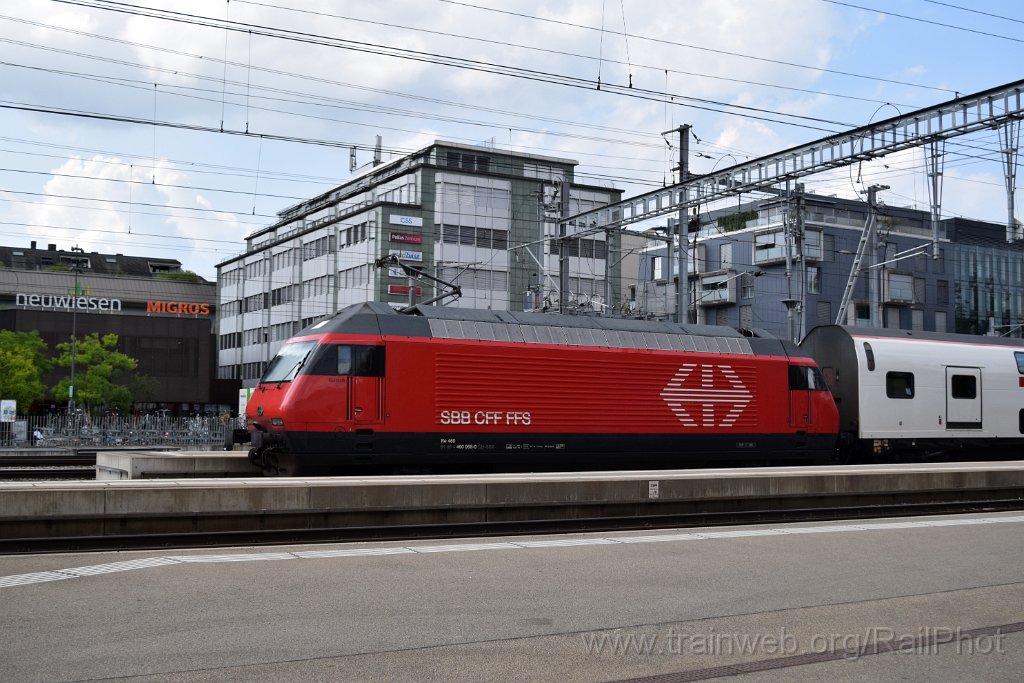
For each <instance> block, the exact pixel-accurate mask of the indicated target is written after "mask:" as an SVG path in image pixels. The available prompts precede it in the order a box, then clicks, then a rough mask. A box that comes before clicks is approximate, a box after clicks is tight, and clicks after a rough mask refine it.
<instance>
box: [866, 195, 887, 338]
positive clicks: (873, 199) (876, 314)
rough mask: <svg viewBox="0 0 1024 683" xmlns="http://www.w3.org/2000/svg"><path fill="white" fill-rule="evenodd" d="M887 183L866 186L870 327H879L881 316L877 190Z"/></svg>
mask: <svg viewBox="0 0 1024 683" xmlns="http://www.w3.org/2000/svg"><path fill="white" fill-rule="evenodd" d="M888 189H889V186H888V185H872V186H871V187H869V188H868V206H869V207H870V211H871V232H870V233H869V234H868V239H869V240H870V242H869V246H868V250H869V251H870V252H871V263H869V264H868V266H867V267H868V272H869V273H870V277H869V278H868V297H869V298H870V300H871V301H870V306H871V327H881V326H882V318H881V315H880V311H879V308H880V300H881V297H880V293H881V289H882V288H881V280H882V273H881V268H879V267H878V266H877V264H878V263H879V262H880V259H879V258H878V192H879V191H880V190H888Z"/></svg>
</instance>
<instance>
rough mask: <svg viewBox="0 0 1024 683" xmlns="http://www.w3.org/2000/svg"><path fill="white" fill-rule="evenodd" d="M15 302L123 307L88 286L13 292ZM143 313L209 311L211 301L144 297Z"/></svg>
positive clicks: (59, 307)
mask: <svg viewBox="0 0 1024 683" xmlns="http://www.w3.org/2000/svg"><path fill="white" fill-rule="evenodd" d="M15 305H17V306H21V307H24V308H42V309H47V310H51V311H81V312H85V313H90V312H99V311H104V312H109V313H120V312H122V311H123V310H124V307H123V304H122V303H121V300H120V299H108V298H106V297H98V296H92V295H91V292H90V291H89V289H88V288H85V287H79V288H78V290H77V291H73V290H70V289H69V290H68V293H67V294H63V295H62V294H22V293H20V292H19V293H16V294H15ZM146 313H164V314H168V315H210V304H200V303H194V302H189V301H147V302H146Z"/></svg>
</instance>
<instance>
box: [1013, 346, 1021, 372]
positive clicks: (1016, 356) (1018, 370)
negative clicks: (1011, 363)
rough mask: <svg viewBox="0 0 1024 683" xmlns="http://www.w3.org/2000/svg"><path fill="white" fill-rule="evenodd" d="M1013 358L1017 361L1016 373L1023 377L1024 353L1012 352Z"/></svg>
mask: <svg viewBox="0 0 1024 683" xmlns="http://www.w3.org/2000/svg"><path fill="white" fill-rule="evenodd" d="M1013 357H1014V358H1016V359H1017V372H1019V373H1020V374H1022V375H1024V352H1021V351H1014V352H1013Z"/></svg>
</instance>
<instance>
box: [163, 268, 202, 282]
mask: <svg viewBox="0 0 1024 683" xmlns="http://www.w3.org/2000/svg"><path fill="white" fill-rule="evenodd" d="M157 278H159V279H161V280H174V281H176V282H206V280H204V279H203V278H202V277H201V276H199V275H198V274H197V273H193V272H192V271H191V270H180V271H178V272H176V273H158V274H157Z"/></svg>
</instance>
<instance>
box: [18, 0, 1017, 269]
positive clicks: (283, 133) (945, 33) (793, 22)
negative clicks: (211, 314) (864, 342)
mask: <svg viewBox="0 0 1024 683" xmlns="http://www.w3.org/2000/svg"><path fill="white" fill-rule="evenodd" d="M1022 48H1024V5H1020V4H1019V3H1017V2H1015V1H1010V0H1005V1H1004V0H989V1H987V2H968V0H950V1H949V2H946V1H943V2H939V1H938V0H886V1H884V2H883V1H882V0H855V1H854V2H838V1H837V0H677V2H673V3H666V2H663V1H658V0H560V1H558V2H554V1H545V0H516V1H515V2H513V1H512V0H466V1H465V2H462V1H456V0H349V1H348V2H339V1H337V0H333V1H329V0H289V1H288V2H282V1H281V0H262V1H259V2H256V1H249V0H165V1H159V0H143V1H142V2H123V3H119V2H112V1H110V0H21V1H20V2H18V3H4V4H3V6H2V7H0V244H4V245H9V246H14V247H19V246H20V247H28V246H29V243H30V242H31V241H36V242H37V243H38V244H39V245H44V244H57V246H58V248H60V249H68V248H70V247H72V246H78V247H80V248H83V249H84V250H85V251H99V252H101V253H123V254H129V255H136V256H153V255H161V256H166V257H170V258H175V259H178V260H179V261H181V262H182V264H183V267H184V268H185V269H187V270H192V271H194V272H196V273H198V274H200V275H202V276H203V277H206V278H208V279H211V280H212V279H214V278H215V277H216V264H217V263H219V262H222V261H225V260H227V259H229V258H231V257H233V256H236V255H237V254H239V253H241V252H242V251H244V239H245V237H246V236H247V235H249V234H250V233H252V232H254V231H256V230H258V229H260V228H262V227H265V226H268V225H271V224H273V223H274V222H275V220H276V215H277V213H278V212H280V211H283V210H284V209H286V208H288V207H289V206H292V205H294V204H297V203H298V202H300V201H302V200H303V199H306V198H309V197H313V196H315V195H318V194H320V193H322V192H324V191H327V190H329V189H330V188H333V187H335V186H337V185H339V184H341V183H344V182H345V181H346V180H348V179H350V178H351V177H352V175H353V174H352V173H351V172H350V170H349V168H350V153H351V152H350V149H351V148H352V147H356V161H357V165H358V166H359V167H365V166H366V165H367V164H369V163H371V161H372V157H373V151H372V150H373V147H374V145H375V143H376V139H377V136H378V135H379V136H381V139H382V154H383V160H384V161H387V160H389V159H392V158H397V157H400V156H403V155H405V154H407V153H409V152H412V151H415V150H418V149H422V148H423V147H426V146H428V145H429V144H431V143H432V142H433V141H434V140H447V141H454V142H461V143H467V144H475V145H482V146H488V147H494V148H495V149H497V150H508V149H512V150H514V151H516V152H528V153H532V154H539V155H544V156H553V157H558V158H568V159H574V160H576V161H578V162H579V166H578V167H577V173H576V179H577V181H578V182H584V183H588V184H592V185H597V186H605V187H615V188H618V189H621V190H623V191H624V195H623V196H624V197H626V198H628V197H631V196H634V195H637V194H641V193H644V192H647V191H650V190H654V189H656V188H658V187H661V186H663V185H665V184H671V183H673V182H674V181H675V178H674V176H673V170H672V169H673V167H674V166H675V165H676V164H677V161H678V149H677V147H676V145H677V138H676V135H675V133H672V134H669V135H664V134H663V133H665V132H666V131H673V130H675V129H676V128H677V127H679V126H680V125H683V124H690V125H692V127H693V128H692V130H693V136H692V139H691V141H690V154H691V159H690V170H691V172H694V173H706V172H709V171H711V170H717V169H722V168H726V167H728V166H731V165H734V164H737V163H741V162H743V161H746V160H748V159H751V158H756V157H759V156H763V155H766V154H771V153H773V152H776V151H780V150H783V149H786V148H789V147H793V146H795V145H799V144H802V143H806V142H810V141H813V140H817V139H819V138H822V137H825V136H827V135H829V134H831V133H835V132H840V131H843V130H847V129H849V128H854V127H858V126H863V125H866V124H868V123H872V122H875V121H879V120H882V119H886V118H889V117H892V116H895V115H897V114H902V113H907V112H910V111H914V110H916V109H920V108H923V107H929V106H933V105H936V104H940V103H942V102H945V101H948V100H951V99H953V98H955V97H957V96H958V95H966V94H971V93H975V92H980V91H982V90H986V89H989V88H993V87H997V86H1001V85H1004V84H1007V83H1011V82H1014V81H1016V80H1018V79H1021V78H1022V77H1024V74H1022V72H1021V70H1020V64H1021V59H1020V57H1021V54H1022ZM945 149H946V153H945V155H944V163H943V171H944V172H943V193H942V214H943V216H944V217H950V216H965V217H969V218H976V219H982V220H992V221H997V222H1005V220H1006V214H1007V202H1006V189H1005V184H1004V171H1003V166H1002V161H1001V156H1000V152H999V144H998V137H997V133H996V132H995V131H990V132H986V133H981V134H976V135H974V136H971V137H970V138H969V139H967V138H964V139H962V140H958V141H957V143H956V144H954V143H952V142H951V143H948V144H947V146H946V148H945ZM358 173H359V170H358V169H357V171H356V174H358ZM1019 182H1020V181H1018V185H1019ZM804 183H805V185H806V188H807V190H808V191H811V192H816V193H820V194H834V195H838V196H844V197H855V196H858V195H860V194H861V193H863V192H864V191H866V189H867V187H868V186H870V185H872V184H885V185H889V186H890V188H891V189H890V190H887V191H885V192H883V193H881V194H880V195H879V196H880V199H881V200H882V201H883V202H885V203H886V204H890V205H895V206H916V207H918V208H922V209H927V208H928V190H927V184H926V183H927V177H926V175H925V171H924V158H923V155H922V154H921V152H920V151H916V150H909V151H906V152H902V153H899V154H897V155H893V156H890V157H886V158H884V159H882V160H879V161H876V162H873V163H871V164H863V165H859V166H852V167H848V168H844V169H838V170H835V171H832V172H830V173H827V174H820V175H817V176H812V177H808V178H806V179H804ZM1019 204H1020V202H1019V201H1018V206H1017V213H1018V215H1019V214H1020V213H1021V207H1020V206H1019ZM661 220H662V221H663V220H664V219H661Z"/></svg>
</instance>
